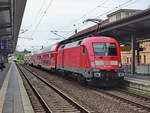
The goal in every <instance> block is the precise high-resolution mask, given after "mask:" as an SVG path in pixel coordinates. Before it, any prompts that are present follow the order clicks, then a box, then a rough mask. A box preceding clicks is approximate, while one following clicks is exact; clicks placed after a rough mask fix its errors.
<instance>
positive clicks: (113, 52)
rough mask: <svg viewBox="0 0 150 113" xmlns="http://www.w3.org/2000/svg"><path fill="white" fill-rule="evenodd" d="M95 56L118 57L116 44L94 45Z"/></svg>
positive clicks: (103, 43) (100, 43) (96, 43)
mask: <svg viewBox="0 0 150 113" xmlns="http://www.w3.org/2000/svg"><path fill="white" fill-rule="evenodd" d="M93 50H94V56H117V48H116V44H115V43H109V42H95V43H93Z"/></svg>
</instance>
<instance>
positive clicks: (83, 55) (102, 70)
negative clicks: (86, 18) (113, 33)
mask: <svg viewBox="0 0 150 113" xmlns="http://www.w3.org/2000/svg"><path fill="white" fill-rule="evenodd" d="M25 62H26V63H28V64H30V65H33V66H37V67H40V68H44V69H47V70H51V71H57V72H58V71H59V72H61V73H62V74H63V75H66V74H65V73H69V75H71V76H73V77H77V80H78V81H80V82H82V83H89V84H93V85H96V86H102V87H112V86H116V85H118V84H120V82H121V81H123V79H124V75H125V74H124V70H123V68H122V65H121V55H120V47H119V44H118V42H117V41H116V40H115V39H114V38H111V37H104V36H93V37H88V38H84V39H81V40H77V41H70V42H67V43H57V44H55V45H52V46H50V47H47V48H45V49H43V50H39V51H36V52H33V53H31V54H28V55H26V56H25Z"/></svg>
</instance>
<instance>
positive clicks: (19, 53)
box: [11, 49, 31, 61]
mask: <svg viewBox="0 0 150 113" xmlns="http://www.w3.org/2000/svg"><path fill="white" fill-rule="evenodd" d="M28 53H31V52H30V51H27V50H26V49H25V50H24V51H16V52H15V53H14V54H12V55H11V56H14V57H16V59H17V61H22V60H24V56H25V55H26V54H28Z"/></svg>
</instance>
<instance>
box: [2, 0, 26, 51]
mask: <svg viewBox="0 0 150 113" xmlns="http://www.w3.org/2000/svg"><path fill="white" fill-rule="evenodd" d="M25 5H26V0H0V43H5V44H6V45H7V48H6V49H5V50H1V53H6V54H9V53H12V52H14V51H15V49H16V44H17V40H18V34H19V30H20V26H21V21H22V17H23V13H24V9H25Z"/></svg>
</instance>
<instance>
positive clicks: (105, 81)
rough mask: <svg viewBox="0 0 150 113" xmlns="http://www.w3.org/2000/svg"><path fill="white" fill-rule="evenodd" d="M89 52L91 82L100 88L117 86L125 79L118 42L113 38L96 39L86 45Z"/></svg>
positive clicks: (90, 40)
mask: <svg viewBox="0 0 150 113" xmlns="http://www.w3.org/2000/svg"><path fill="white" fill-rule="evenodd" d="M85 46H86V47H87V49H88V51H89V59H90V64H91V73H90V74H91V76H92V78H90V79H89V81H92V83H94V84H96V85H98V84H99V85H100V86H115V85H117V84H118V83H120V81H122V80H123V78H124V75H125V74H124V70H123V68H121V55H120V47H119V44H118V42H117V41H116V40H115V39H113V38H108V37H95V38H92V39H89V41H87V42H86V43H85Z"/></svg>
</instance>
